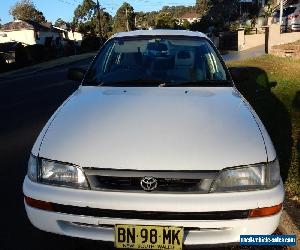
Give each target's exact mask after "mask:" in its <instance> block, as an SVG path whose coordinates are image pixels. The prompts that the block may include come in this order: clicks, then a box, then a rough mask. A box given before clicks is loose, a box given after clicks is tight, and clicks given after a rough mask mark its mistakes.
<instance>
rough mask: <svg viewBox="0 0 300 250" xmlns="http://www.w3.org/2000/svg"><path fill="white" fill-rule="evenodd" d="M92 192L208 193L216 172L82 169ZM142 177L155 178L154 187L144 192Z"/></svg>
mask: <svg viewBox="0 0 300 250" xmlns="http://www.w3.org/2000/svg"><path fill="white" fill-rule="evenodd" d="M84 171H85V174H86V176H87V178H88V180H89V183H90V186H91V189H93V190H110V191H129V192H145V191H151V192H169V193H208V192H209V189H210V186H211V184H212V182H213V180H214V178H215V177H216V175H217V174H218V171H201V172H160V171H157V172H153V171H122V170H120V171H118V170H97V169H84ZM144 177H152V178H155V181H156V184H157V185H156V187H155V188H154V189H153V190H145V189H144V188H143V187H142V185H141V181H142V180H143V178H144Z"/></svg>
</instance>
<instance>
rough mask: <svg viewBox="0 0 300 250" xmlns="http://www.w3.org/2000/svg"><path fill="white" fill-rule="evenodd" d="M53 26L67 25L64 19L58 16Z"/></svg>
mask: <svg viewBox="0 0 300 250" xmlns="http://www.w3.org/2000/svg"><path fill="white" fill-rule="evenodd" d="M54 26H56V27H62V26H68V23H67V22H66V21H64V20H63V19H61V18H58V19H57V20H56V21H55V23H54Z"/></svg>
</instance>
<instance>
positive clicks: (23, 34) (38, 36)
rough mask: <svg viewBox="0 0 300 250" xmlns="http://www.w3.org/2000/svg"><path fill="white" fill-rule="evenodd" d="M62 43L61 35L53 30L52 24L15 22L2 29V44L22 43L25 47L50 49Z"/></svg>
mask: <svg viewBox="0 0 300 250" xmlns="http://www.w3.org/2000/svg"><path fill="white" fill-rule="evenodd" d="M60 41H61V33H60V32H58V31H57V30H55V29H53V27H52V24H51V23H44V24H39V23H37V22H34V21H29V20H26V21H22V20H15V21H13V22H9V23H6V24H4V25H3V26H2V28H1V29H0V43H5V42H20V43H22V44H24V45H34V44H41V45H45V46H47V47H50V46H52V45H59V44H60Z"/></svg>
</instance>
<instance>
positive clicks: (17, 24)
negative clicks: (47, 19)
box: [1, 20, 52, 31]
mask: <svg viewBox="0 0 300 250" xmlns="http://www.w3.org/2000/svg"><path fill="white" fill-rule="evenodd" d="M51 29H52V24H51V23H44V24H40V23H37V22H34V21H30V20H24V21H22V20H15V21H13V22H9V23H6V24H4V25H3V26H2V28H1V30H2V31H12V30H36V31H50V30H51Z"/></svg>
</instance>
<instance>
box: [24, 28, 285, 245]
mask: <svg viewBox="0 0 300 250" xmlns="http://www.w3.org/2000/svg"><path fill="white" fill-rule="evenodd" d="M81 76H82V72H81V71H73V72H71V73H70V77H71V78H72V79H77V78H79V79H80V77H81ZM23 192H24V196H25V198H24V203H25V208H26V211H27V215H28V217H29V220H30V221H31V223H32V224H33V225H34V226H35V227H37V228H39V229H41V230H44V231H48V232H52V233H57V234H62V235H67V236H72V237H80V238H86V239H91V240H99V241H107V242H112V243H114V245H115V247H117V248H134V249H141V248H143V249H175V250H176V249H182V248H183V246H191V245H210V246H216V245H226V244H232V243H236V242H239V240H240V235H242V234H244V235H245V234H246V235H247V234H272V233H273V232H274V231H275V230H276V228H277V226H278V224H279V219H280V215H281V211H282V202H283V199H284V189H283V185H282V181H281V177H280V169H279V164H278V159H277V156H276V152H275V150H274V147H273V145H272V142H271V140H270V137H269V135H268V133H267V131H266V129H265V127H264V126H263V124H262V122H261V121H260V119H259V117H258V116H257V115H256V113H255V111H254V110H253V109H252V108H251V106H250V105H249V103H248V102H247V101H246V100H245V99H244V98H243V96H242V95H241V94H240V93H239V92H238V90H237V89H236V88H235V85H234V82H233V80H232V78H231V76H230V73H229V71H228V69H227V68H226V66H225V64H224V62H223V60H222V58H221V56H220V54H219V52H218V51H217V50H216V48H215V47H214V46H213V44H212V43H211V41H210V40H209V39H208V38H207V37H206V36H205V35H204V34H202V33H199V32H190V31H179V30H176V31H175V30H173V31H172V30H151V31H133V32H126V33H118V34H116V35H114V36H113V37H112V38H110V39H109V40H108V41H107V42H106V43H105V45H104V46H103V47H102V48H101V50H100V52H99V53H98V55H97V56H96V57H95V59H94V61H93V63H92V65H91V67H90V68H89V70H88V71H87V73H86V74H85V76H84V79H83V80H82V84H81V85H80V87H79V88H78V89H77V90H76V91H75V92H74V93H73V94H72V95H71V96H70V97H69V98H68V99H67V100H66V101H65V102H64V103H63V105H62V106H61V107H60V108H59V109H58V110H57V111H56V112H55V113H54V115H53V116H52V117H51V118H50V120H49V121H48V123H47V124H46V125H45V127H44V129H43V130H42V131H41V133H40V135H39V137H38V138H37V140H36V142H35V144H34V146H33V148H32V152H31V156H30V159H29V164H28V173H27V175H26V177H25V180H24V185H23Z"/></svg>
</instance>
